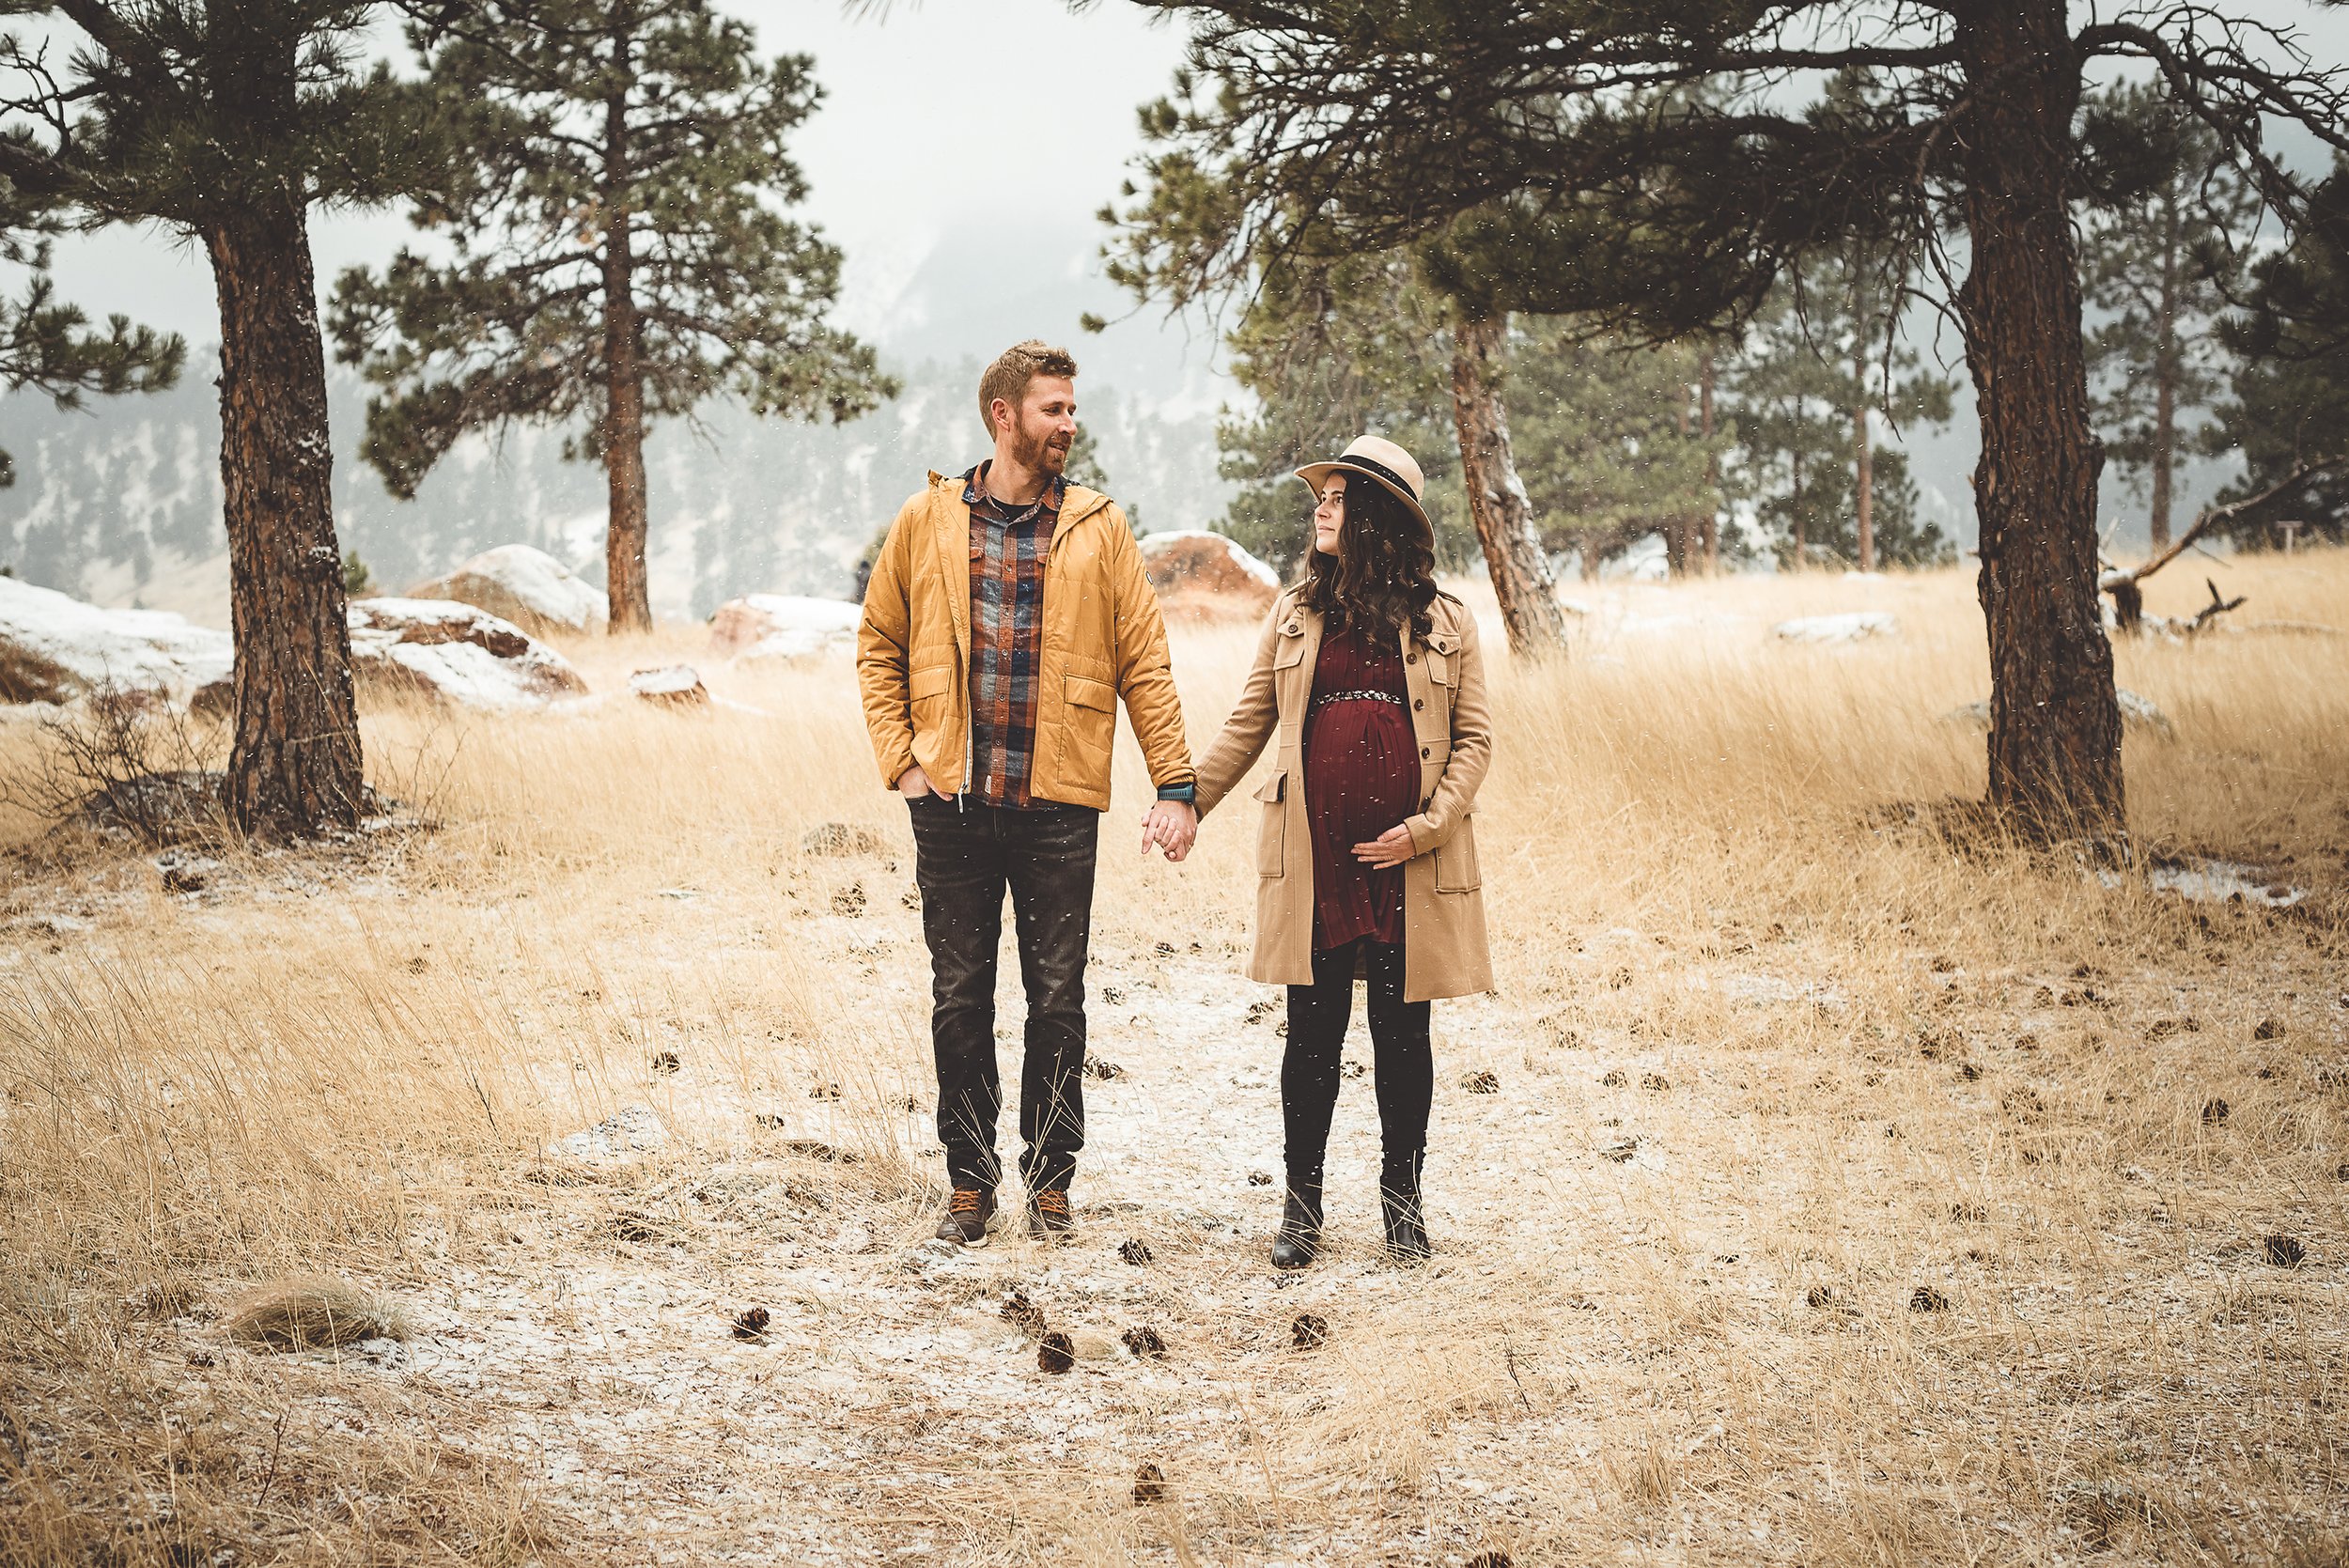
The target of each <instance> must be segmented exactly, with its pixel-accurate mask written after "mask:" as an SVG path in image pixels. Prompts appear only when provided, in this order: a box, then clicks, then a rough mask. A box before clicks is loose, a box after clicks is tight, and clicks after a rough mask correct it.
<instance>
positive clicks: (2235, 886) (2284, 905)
mask: <svg viewBox="0 0 2349 1568" xmlns="http://www.w3.org/2000/svg"><path fill="white" fill-rule="evenodd" d="M2145 879H2146V880H2147V881H2148V882H2150V883H2152V884H2153V885H2154V887H2155V889H2156V890H2158V891H2160V892H2162V893H2176V894H2177V895H2178V896H2179V897H2181V898H2185V899H2189V900H2191V901H2193V902H2194V903H2197V904H2224V903H2226V902H2227V901H2228V900H2230V899H2233V898H2240V899H2242V900H2243V901H2244V902H2245V903H2246V904H2263V905H2265V906H2266V907H2267V908H2271V909H2289V908H2292V907H2293V906H2294V905H2295V904H2297V903H2299V902H2300V901H2301V900H2302V899H2304V898H2306V897H2307V896H2308V895H2309V893H2308V890H2307V889H2306V888H2295V887H2293V886H2290V885H2289V884H2287V883H2284V882H2279V881H2278V880H2276V878H2274V877H2270V876H2268V875H2267V873H2266V872H2265V871H2263V870H2262V869H2261V868H2260V867H2258V866H2255V865H2246V864H2244V863H2243V862H2240V861H2221V860H2204V859H2201V858H2196V859H2193V860H2183V861H2156V862H2154V866H2153V869H2152V870H2151V871H2149V872H2148V873H2147V874H2146V877H2145Z"/></svg>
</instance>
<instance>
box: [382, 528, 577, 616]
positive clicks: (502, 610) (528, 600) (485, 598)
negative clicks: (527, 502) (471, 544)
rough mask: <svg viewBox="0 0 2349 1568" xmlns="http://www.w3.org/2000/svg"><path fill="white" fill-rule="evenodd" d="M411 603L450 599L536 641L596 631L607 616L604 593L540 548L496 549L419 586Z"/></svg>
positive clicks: (410, 593)
mask: <svg viewBox="0 0 2349 1568" xmlns="http://www.w3.org/2000/svg"><path fill="white" fill-rule="evenodd" d="M405 597H407V598H412V599H454V600H456V601H457V602H458V603H459V604H470V605H472V606H474V608H475V609H477V610H487V611H488V612H489V613H490V614H492V615H495V616H497V617H498V618H499V619H501V620H506V621H511V622H512V623H513V624H514V625H516V626H518V627H520V628H521V629H523V630H524V631H526V632H528V633H530V634H531V635H532V636H534V637H547V636H552V635H556V634H560V633H572V632H599V631H601V630H603V629H604V627H605V625H606V624H607V622H608V621H609V620H610V618H611V612H610V609H609V608H608V607H607V605H606V604H605V602H604V597H603V591H602V590H601V589H599V588H596V587H594V586H592V585H590V584H588V583H585V582H581V581H580V580H579V579H578V578H576V577H574V576H572V575H571V569H570V567H567V566H565V565H564V564H563V563H562V562H560V561H558V560H556V559H555V558H554V557H553V556H552V555H549V554H548V553H547V552H546V551H543V550H533V549H531V547H530V546H528V545H500V546H498V547H497V548H496V549H495V550H485V551H482V552H481V553H480V554H478V555H476V556H474V558H473V559H472V560H470V561H467V562H466V563H465V564H464V565H462V566H460V567H458V568H457V569H456V570H455V571H452V572H450V573H449V574H448V575H447V576H446V577H437V578H434V579H433V580H432V581H431V582H419V583H417V584H416V585H415V586H414V587H412V588H411V589H409V590H408V592H407V595H406V596H405Z"/></svg>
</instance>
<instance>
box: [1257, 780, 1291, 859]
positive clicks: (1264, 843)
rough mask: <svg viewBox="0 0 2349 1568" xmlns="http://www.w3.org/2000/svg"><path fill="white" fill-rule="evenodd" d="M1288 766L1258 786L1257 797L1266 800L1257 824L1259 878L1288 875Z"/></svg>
mask: <svg viewBox="0 0 2349 1568" xmlns="http://www.w3.org/2000/svg"><path fill="white" fill-rule="evenodd" d="M1288 783H1289V775H1288V769H1287V768H1282V769H1281V770H1280V771H1279V772H1277V773H1274V774H1273V775H1272V776H1271V777H1270V778H1268V779H1267V780H1265V782H1264V783H1262V784H1258V785H1257V786H1256V799H1257V800H1261V801H1263V802H1264V816H1263V819H1262V820H1261V821H1260V822H1259V823H1258V824H1257V827H1256V875H1257V876H1259V877H1285V876H1286V875H1288V832H1289V807H1288V794H1289V791H1288Z"/></svg>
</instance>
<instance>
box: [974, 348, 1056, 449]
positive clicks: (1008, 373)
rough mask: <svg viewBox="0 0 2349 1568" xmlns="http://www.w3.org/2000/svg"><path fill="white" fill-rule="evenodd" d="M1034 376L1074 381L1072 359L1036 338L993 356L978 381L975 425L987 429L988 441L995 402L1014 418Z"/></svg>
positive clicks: (992, 422) (1025, 397)
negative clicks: (1000, 401)
mask: <svg viewBox="0 0 2349 1568" xmlns="http://www.w3.org/2000/svg"><path fill="white" fill-rule="evenodd" d="M1038 376H1066V377H1067V378H1068V379H1069V380H1072V381H1073V380H1076V379H1077V360H1076V356H1075V355H1073V354H1071V353H1070V352H1069V351H1068V350H1067V349H1055V348H1053V347H1052V346H1051V345H1050V344H1049V343H1046V342H1045V341H1044V340H1043V339H1042V338H1040V337H1032V338H1030V339H1028V341H1026V342H1025V343H1015V344H1013V345H1012V346H1011V347H1010V348H1008V349H1004V350H1003V352H1002V353H1000V354H998V355H996V356H995V363H994V364H993V365H988V367H987V374H986V375H984V376H981V377H980V378H979V423H980V424H982V425H984V426H986V427H987V439H988V440H989V441H993V440H994V439H995V399H996V398H998V397H1001V398H1002V399H1003V401H1004V402H1006V403H1009V404H1010V405H1011V408H1012V412H1013V413H1014V414H1015V415H1017V414H1018V412H1019V409H1020V407H1021V406H1022V405H1023V404H1024V403H1025V402H1026V401H1027V396H1028V383H1029V382H1030V381H1033V380H1035V379H1036V378H1037V377H1038Z"/></svg>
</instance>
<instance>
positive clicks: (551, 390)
mask: <svg viewBox="0 0 2349 1568" xmlns="http://www.w3.org/2000/svg"><path fill="white" fill-rule="evenodd" d="M412 41H413V42H414V44H415V45H416V47H417V49H418V50H419V51H420V52H421V53H423V54H425V56H426V58H427V61H428V69H429V75H430V82H431V85H432V87H433V89H434V90H435V91H436V93H437V94H438V95H439V97H440V99H441V101H442V102H443V103H444V104H445V105H447V106H448V108H449V110H450V112H452V113H453V114H457V115H459V116H462V120H463V124H464V127H465V132H466V133H465V135H464V137H463V139H462V142H461V144H459V147H458V149H457V156H455V157H453V158H451V159H450V160H449V161H448V163H446V165H445V166H444V167H443V168H442V169H440V170H439V171H437V172H436V174H435V176H434V178H433V179H432V180H431V182H430V184H429V186H428V188H427V189H426V191H425V192H424V193H423V194H420V195H419V196H418V198H417V199H416V202H415V207H414V210H413V213H412V219H413V222H414V223H415V225H416V226H417V227H419V228H420V229H423V230H425V231H426V232H428V233H430V234H433V235H435V236H436V237H439V238H441V239H443V240H444V241H445V242H446V245H447V248H448V250H449V252H450V253H452V258H451V259H449V260H447V261H445V262H443V261H440V260H436V259H433V258H432V257H430V256H426V255H421V254H418V253H416V252H412V251H402V252H401V253H400V254H399V255H398V256H397V257H395V258H394V259H393V261H392V263H391V265H390V266H389V267H388V268H387V269H386V270H385V271H384V272H381V273H380V274H379V273H373V272H367V271H366V270H365V269H353V270H351V271H350V272H345V273H344V274H343V276H342V278H341V279H340V281H339V282H338V284H337V285H336V287H335V293H334V309H333V323H334V336H335V341H336V345H337V349H338V351H339V353H340V355H341V356H342V357H343V358H344V359H345V360H346V361H349V362H350V363H353V364H356V365H360V366H362V368H363V371H364V373H365V374H366V377H367V379H368V380H371V381H373V382H374V383H376V384H377V385H378V386H380V387H381V388H382V389H383V396H381V397H378V398H377V399H375V400H374V401H373V402H371V403H370V405H369V407H368V413H367V439H366V455H367V459H368V461H369V462H370V463H372V464H373V465H374V466H375V467H376V469H377V470H378V471H379V472H380V473H381V474H382V475H383V478H384V482H385V483H386V484H387V485H388V486H389V487H390V488H391V489H392V490H393V491H394V492H395V493H397V494H399V495H403V496H406V495H412V494H413V493H414V490H415V487H416V485H417V484H418V482H419V481H421V480H422V478H423V476H424V474H425V473H426V472H427V471H428V470H429V469H430V468H431V466H432V465H433V463H435V462H436V461H438V460H439V459H440V458H441V457H442V456H443V454H444V453H446V452H447V451H448V449H449V447H450V446H451V445H452V444H453V443H454V442H456V441H457V440H458V439H459V437H460V436H462V435H464V434H466V433H467V432H469V431H474V430H494V429H497V428H500V427H506V426H510V425H512V424H515V423H518V422H537V421H545V422H552V423H564V424H572V425H573V426H574V433H573V436H572V439H571V441H570V442H569V443H568V445H567V447H566V453H567V455H568V456H572V457H577V458H587V459H592V460H595V461H598V462H600V463H601V464H602V466H603V468H604V472H605V474H606V479H607V490H608V493H609V498H610V518H609V524H608V532H607V536H606V547H605V553H606V561H607V566H608V582H607V591H608V592H609V594H610V597H611V605H612V613H611V622H610V625H611V629H612V630H613V631H614V632H615V633H618V632H628V631H640V630H644V629H648V628H649V627H650V626H651V624H652V612H651V604H650V598H649V594H648V586H647V582H646V532H647V518H646V481H645V459H644V441H645V429H646V423H647V421H649V420H651V419H656V418H673V417H679V416H686V415H690V414H691V412H692V409H693V408H694V406H695V405H696V404H698V403H700V402H701V401H702V400H703V399H705V398H708V397H711V396H717V395H719V394H721V393H724V392H731V393H733V394H734V395H736V396H740V397H742V398H744V399H745V400H746V401H747V402H748V403H749V404H750V406H751V407H752V408H753V409H754V411H758V412H760V413H763V414H773V415H779V416H783V417H787V418H800V419H816V418H818V417H823V416H827V415H828V416H829V417H831V418H832V419H833V420H834V421H846V420H849V419H853V418H855V417H857V416H858V415H860V414H862V413H864V412H866V411H870V410H871V409H872V408H874V407H875V406H876V404H877V403H878V402H879V400H880V399H881V398H883V397H887V396H894V393H895V391H896V385H895V383H894V381H892V380H890V379H889V378H887V377H885V376H883V375H881V374H880V373H879V368H878V366H877V363H876V360H875V357H874V353H873V350H872V349H870V348H868V347H866V346H864V345H863V344H861V343H858V342H857V341H856V340H855V339H854V338H852V337H850V336H848V334H844V333H841V332H839V331H837V330H835V329H833V328H832V327H830V326H828V325H826V323H825V319H824V318H825V314H826V312H827V311H828V310H829V309H830V307H831V306H832V303H833V300H834V298H835V296H836V295H837V293H838V291H839V278H840V253H839V252H838V251H837V250H835V249H834V248H833V247H832V245H830V244H829V243H827V242H825V241H823V240H822V239H821V238H820V236H818V235H817V233H816V231H814V230H813V229H811V228H808V227H807V226H805V225H801V224H800V223H797V222H795V221H793V220H792V219H791V218H789V217H788V216H787V215H786V209H787V208H789V207H790V206H792V205H793V204H796V203H798V202H800V201H801V200H803V199H804V198H805V196H806V194H807V187H806V182H805V180H804V179H802V178H801V173H800V170H799V168H798V166H797V165H796V164H795V163H793V162H792V161H791V159H790V157H789V155H788V153H787V152H786V149H785V142H786V138H787V137H788V136H789V135H790V134H791V132H794V131H795V130H797V129H798V128H799V126H800V125H801V123H802V122H803V121H804V120H805V119H806V118H807V116H809V115H810V114H811V113H813V112H814V110H815V107H816V103H817V99H818V97H819V96H820V93H819V89H818V88H817V84H816V80H815V76H814V62H813V61H812V60H810V59H809V58H808V57H807V56H805V55H800V54H786V55H782V56H779V57H777V58H775V59H773V60H762V59H761V58H760V57H759V56H758V54H757V53H756V48H755V44H754V39H753V36H752V33H751V29H750V28H749V27H747V26H746V25H744V24H743V23H739V22H736V21H732V20H729V19H726V18H724V17H722V16H720V15H718V14H717V13H716V12H715V11H713V10H712V9H711V8H710V7H709V6H708V4H707V0H490V3H487V4H483V5H480V6H476V7H472V8H463V9H460V10H458V11H456V12H454V13H453V14H452V15H451V16H450V17H449V18H448V19H446V20H445V24H444V25H443V24H441V23H427V24H423V25H420V26H418V27H417V29H416V30H415V32H414V34H413V37H412Z"/></svg>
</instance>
